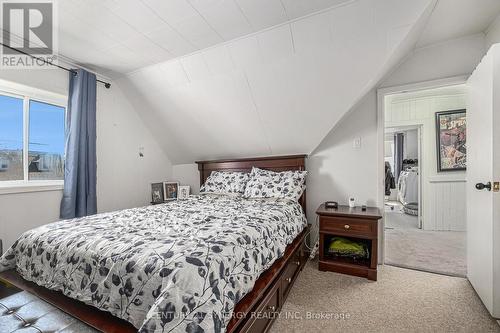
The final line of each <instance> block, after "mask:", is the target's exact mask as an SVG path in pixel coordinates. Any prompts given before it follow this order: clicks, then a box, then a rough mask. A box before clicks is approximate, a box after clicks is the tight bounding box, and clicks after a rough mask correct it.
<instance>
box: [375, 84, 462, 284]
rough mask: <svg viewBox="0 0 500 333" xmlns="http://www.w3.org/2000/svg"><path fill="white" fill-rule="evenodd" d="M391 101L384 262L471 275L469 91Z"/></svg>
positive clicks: (420, 93) (457, 88) (413, 94)
mask: <svg viewBox="0 0 500 333" xmlns="http://www.w3.org/2000/svg"><path fill="white" fill-rule="evenodd" d="M383 98H384V103H383V104H382V105H383V107H384V145H383V146H384V147H383V156H384V160H383V164H384V176H385V177H384V184H385V186H384V193H383V194H384V237H383V239H384V263H385V264H388V265H394V266H399V267H404V268H409V269H416V270H423V271H428V272H433V273H439V274H446V275H453V276H466V269H467V263H466V247H465V246H466V244H465V242H466V235H465V232H466V230H465V223H466V211H465V206H466V205H465V203H466V202H465V190H466V188H465V185H466V184H465V175H466V174H465V172H466V171H465V170H464V166H465V165H466V156H467V152H466V147H467V145H466V116H465V115H466V112H465V108H466V91H465V86H464V85H463V84H459V85H451V86H445V87H439V88H433V89H422V90H414V91H403V92H396V93H391V94H386V95H385V96H383Z"/></svg>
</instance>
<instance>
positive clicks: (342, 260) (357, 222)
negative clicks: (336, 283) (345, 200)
mask: <svg viewBox="0 0 500 333" xmlns="http://www.w3.org/2000/svg"><path fill="white" fill-rule="evenodd" d="M316 214H318V216H319V270H320V271H331V272H338V273H343V274H349V275H355V276H361V277H365V278H367V279H369V280H374V281H376V280H377V252H378V220H380V219H381V218H382V216H381V215H380V211H379V209H378V208H375V207H368V208H367V209H366V211H362V210H361V207H355V208H349V207H348V206H339V207H338V208H337V209H330V208H329V209H326V208H325V206H324V204H323V205H321V206H319V208H318V210H317V211H316ZM338 236H340V237H344V238H347V239H349V240H352V241H356V242H359V243H362V244H364V245H365V246H366V247H367V248H368V252H369V256H368V258H366V259H365V258H363V259H360V258H351V257H343V256H335V255H332V254H330V253H329V252H328V248H329V246H330V241H331V239H332V238H334V237H338Z"/></svg>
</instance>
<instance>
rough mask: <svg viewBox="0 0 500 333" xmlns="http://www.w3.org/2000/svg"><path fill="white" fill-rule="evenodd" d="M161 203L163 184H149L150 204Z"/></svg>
mask: <svg viewBox="0 0 500 333" xmlns="http://www.w3.org/2000/svg"><path fill="white" fill-rule="evenodd" d="M162 202H163V183H153V184H151V203H153V204H157V203H162Z"/></svg>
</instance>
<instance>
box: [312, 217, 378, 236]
mask: <svg viewBox="0 0 500 333" xmlns="http://www.w3.org/2000/svg"><path fill="white" fill-rule="evenodd" d="M376 227H377V223H374V222H373V221H371V220H362V219H351V218H344V217H327V216H321V218H320V220H319V230H320V231H324V232H334V233H341V234H346V235H349V234H356V235H365V236H367V237H369V236H373V235H376V233H377V228H376Z"/></svg>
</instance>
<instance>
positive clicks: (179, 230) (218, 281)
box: [0, 156, 307, 332]
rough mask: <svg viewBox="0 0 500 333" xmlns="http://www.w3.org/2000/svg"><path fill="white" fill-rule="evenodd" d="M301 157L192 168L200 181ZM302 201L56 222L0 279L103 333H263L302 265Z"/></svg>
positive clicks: (32, 237) (204, 199)
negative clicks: (219, 174)
mask: <svg viewBox="0 0 500 333" xmlns="http://www.w3.org/2000/svg"><path fill="white" fill-rule="evenodd" d="M304 159H305V157H304V156H287V157H279V158H274V157H273V158H259V159H243V160H224V161H203V162H197V163H198V165H199V170H200V182H201V183H204V181H205V180H206V178H207V177H208V175H209V174H210V173H211V172H212V171H216V170H217V171H222V170H225V171H243V172H249V171H250V169H251V167H253V166H256V167H260V168H263V169H269V170H273V171H283V170H304ZM304 205H305V194H304V195H303V196H302V197H301V199H300V202H299V203H293V202H286V201H283V202H270V201H265V200H246V199H242V198H238V197H229V196H218V195H202V196H193V197H190V198H189V199H188V200H185V201H180V200H179V201H176V202H171V203H166V204H163V205H156V206H149V207H141V208H134V209H127V210H123V211H118V212H111V213H105V214H99V215H95V216H91V217H86V218H83V219H76V220H71V221H62V222H56V223H53V224H49V225H46V226H42V227H40V228H36V229H33V230H31V231H28V232H26V233H25V234H23V236H21V238H20V239H19V240H18V241H17V242H16V243H15V244H14V246H13V247H12V249H11V250H8V251H7V252H6V253H5V254H4V256H3V257H2V259H1V260H0V265H1V266H2V267H3V268H2V270H4V271H3V272H2V273H1V274H0V278H1V279H3V280H4V281H7V282H9V283H12V284H14V285H17V286H18V287H21V288H22V289H25V290H28V291H31V292H34V293H36V294H37V295H39V296H40V297H41V298H43V299H45V300H47V301H49V302H50V303H52V304H54V305H56V306H58V307H60V308H62V309H63V310H65V311H67V312H68V313H70V314H72V315H73V316H75V317H77V318H79V319H81V320H82V321H84V322H86V323H88V324H89V325H91V326H93V327H96V328H97V329H100V330H102V331H105V332H126V331H130V332H132V331H136V330H139V331H141V332H159V331H164V332H168V331H179V332H181V331H182V332H185V331H187V332H203V331H204V332H222V331H227V332H235V331H241V332H262V331H266V330H267V329H268V328H269V326H270V325H271V323H272V316H269V315H266V316H262V315H258V314H262V313H275V312H277V311H279V309H280V307H281V305H282V303H283V301H284V299H285V298H286V296H287V294H288V292H289V290H290V288H291V286H292V285H293V282H294V280H295V278H296V277H297V275H298V272H299V271H300V269H301V268H302V267H303V265H304V260H305V255H304V248H303V242H304V237H305V234H306V232H307V231H306V228H307V227H306V221H305V217H304V214H303V209H304V208H305V206H304ZM165 221H168V224H165V223H164V222H165ZM14 268H15V270H14ZM49 289H50V290H49ZM75 299H76V300H77V301H75ZM89 305H92V306H89ZM97 308H98V309H100V310H98V309H97ZM110 314H112V316H111V315H110ZM118 318H121V319H118ZM129 323H131V324H132V325H130V324H129Z"/></svg>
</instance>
